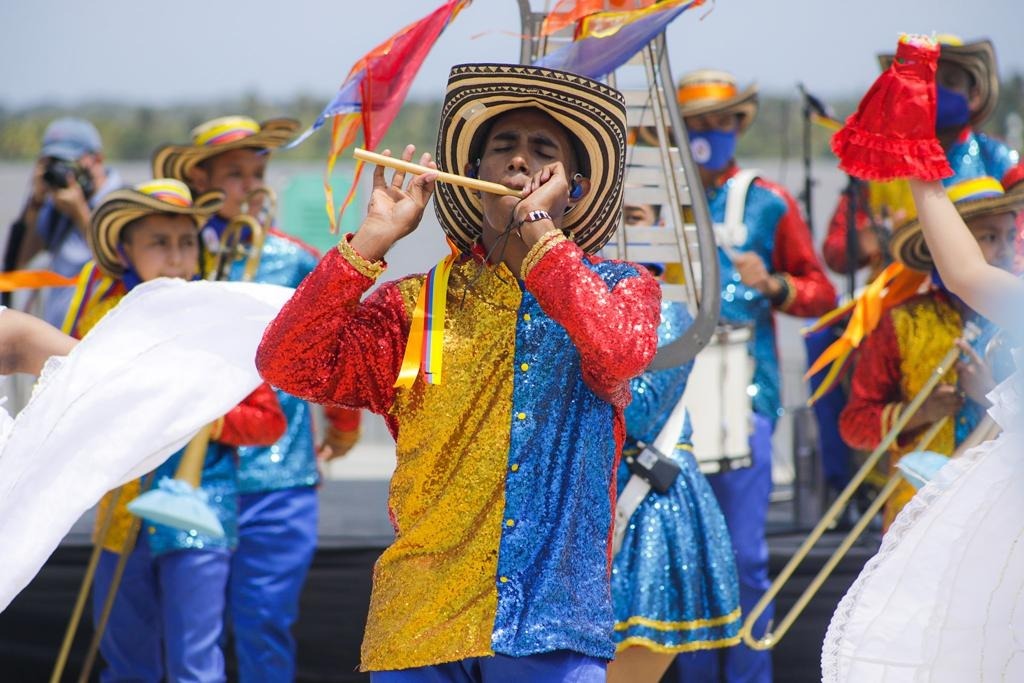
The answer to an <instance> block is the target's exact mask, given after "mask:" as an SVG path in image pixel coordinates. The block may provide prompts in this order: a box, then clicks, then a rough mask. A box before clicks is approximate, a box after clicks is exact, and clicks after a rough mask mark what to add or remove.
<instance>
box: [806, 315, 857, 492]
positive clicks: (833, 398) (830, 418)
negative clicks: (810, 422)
mask: <svg viewBox="0 0 1024 683" xmlns="http://www.w3.org/2000/svg"><path fill="white" fill-rule="evenodd" d="M841 333H842V329H841V328H840V327H839V326H834V327H826V328H825V329H823V330H819V331H817V332H815V333H814V334H810V335H808V336H806V337H805V338H804V343H805V344H806V345H807V362H808V363H809V364H810V363H813V362H814V361H815V360H816V359H817V358H818V356H820V355H821V354H822V353H823V352H824V351H825V349H827V348H828V346H829V344H831V343H832V342H834V341H835V340H836V339H838V338H839V335H840V334H841ZM825 374H826V373H825V372H819V373H818V374H817V375H815V376H814V377H812V378H811V381H810V384H811V391H812V392H814V391H816V390H817V389H818V386H820V385H821V381H822V380H823V379H824V378H825ZM845 407H846V394H844V393H843V389H842V387H835V388H834V389H832V391H830V392H828V393H827V394H825V395H824V396H822V397H821V398H820V399H818V401H816V402H815V404H814V417H815V418H816V419H817V422H818V447H819V449H820V450H821V467H822V470H823V472H824V475H825V482H826V483H827V484H828V485H829V488H831V489H833V490H835V491H842V490H843V489H844V488H846V485H847V484H848V483H850V475H851V468H852V465H853V454H852V453H851V452H850V447H849V446H847V445H846V442H845V441H843V439H842V437H841V436H839V413H841V412H843V408H845Z"/></svg>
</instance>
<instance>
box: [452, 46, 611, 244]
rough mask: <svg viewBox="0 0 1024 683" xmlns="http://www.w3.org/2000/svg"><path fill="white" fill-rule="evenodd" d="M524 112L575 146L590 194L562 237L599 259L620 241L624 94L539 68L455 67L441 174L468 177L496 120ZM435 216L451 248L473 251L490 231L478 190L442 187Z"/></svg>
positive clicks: (564, 226)
mask: <svg viewBox="0 0 1024 683" xmlns="http://www.w3.org/2000/svg"><path fill="white" fill-rule="evenodd" d="M523 108H535V109H539V110H540V111H542V112H544V113H546V114H548V115H549V116H551V117H552V118H553V119H554V120H555V121H557V122H558V123H559V124H561V125H562V126H563V127H564V128H565V129H566V131H567V132H568V133H569V136H570V139H572V142H573V146H574V148H575V150H576V154H577V157H578V162H579V164H580V169H579V171H580V173H582V174H583V175H584V176H585V177H587V178H589V179H590V191H589V192H587V193H586V194H585V195H584V196H583V197H582V198H581V199H580V200H579V201H578V202H576V204H575V206H573V208H572V209H571V210H570V211H569V212H568V213H567V214H566V215H565V217H564V218H563V219H562V229H563V230H564V231H565V232H567V233H569V234H570V236H571V237H572V239H573V240H574V241H575V242H576V243H577V244H578V245H579V246H580V248H581V249H583V250H584V251H586V252H588V253H591V254H593V253H595V252H597V251H598V250H600V248H601V247H602V246H604V244H605V243H606V242H608V240H609V239H611V237H612V235H613V234H614V233H615V229H616V228H617V227H618V224H619V218H620V215H619V214H620V211H621V205H622V174H623V168H624V163H625V153H626V107H625V100H624V99H623V97H622V94H621V93H619V91H618V90H615V89H614V88H611V87H609V86H607V85H605V84H604V83H600V82H598V81H592V80H590V79H589V78H585V77H583V76H578V75H576V74H571V73H567V72H564V71H554V70H552V69H542V68H537V67H532V66H522V65H517V64H461V65H458V66H455V67H453V68H452V70H451V74H450V75H449V77H448V89H447V91H446V92H445V99H444V104H443V106H442V108H441V125H440V128H439V130H438V133H437V157H436V161H437V165H438V168H442V169H445V170H449V171H454V172H465V170H466V169H467V168H468V167H469V165H470V164H471V163H472V162H473V161H475V160H476V158H477V157H479V150H480V148H481V147H482V145H483V143H484V142H485V140H484V136H485V135H486V132H487V131H488V130H489V129H490V124H491V123H493V121H494V120H495V118H496V117H498V116H500V115H501V114H504V113H506V112H509V111H513V110H516V109H523ZM434 209H435V211H436V212H437V218H438V220H439V221H440V223H441V227H442V228H444V231H445V232H446V233H447V234H448V236H449V237H450V238H451V239H452V241H454V242H455V243H456V244H457V245H458V247H459V248H460V249H461V250H463V251H469V250H470V249H471V248H472V246H473V244H474V243H476V242H477V241H478V240H479V238H480V233H481V230H482V226H483V206H482V205H481V203H480V199H479V198H478V197H477V196H476V195H475V194H474V193H473V192H472V191H471V190H467V189H465V188H462V187H457V186H455V185H450V184H447V183H439V184H438V186H437V191H436V192H435V194H434Z"/></svg>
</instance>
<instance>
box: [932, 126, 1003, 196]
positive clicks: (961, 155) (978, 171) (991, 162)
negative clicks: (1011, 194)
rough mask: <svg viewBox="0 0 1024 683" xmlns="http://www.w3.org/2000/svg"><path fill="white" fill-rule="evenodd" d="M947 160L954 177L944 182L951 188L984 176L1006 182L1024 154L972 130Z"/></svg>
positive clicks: (949, 153) (953, 148)
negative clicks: (1006, 178) (1009, 172)
mask: <svg viewBox="0 0 1024 683" xmlns="http://www.w3.org/2000/svg"><path fill="white" fill-rule="evenodd" d="M946 159H948V160H949V165H950V166H951V167H952V168H953V175H951V176H950V177H948V178H946V179H945V180H943V181H942V182H943V184H945V185H951V184H953V183H956V182H960V181H963V180H967V179H970V178H978V177H981V176H989V177H992V178H995V179H996V180H1002V179H1003V176H1004V175H1006V172H1007V171H1009V170H1010V169H1011V168H1012V167H1013V166H1015V165H1016V164H1017V163H1019V162H1020V154H1018V153H1017V152H1016V151H1015V150H1013V149H1010V148H1009V147H1007V146H1006V145H1004V144H1003V143H1002V142H1000V141H998V140H995V139H993V138H990V137H988V136H987V135H985V134H984V133H975V132H973V131H972V132H969V133H967V134H966V135H965V136H964V137H963V138H961V139H960V140H959V141H957V142H956V143H955V144H953V145H952V146H951V147H950V148H949V149H948V150H946Z"/></svg>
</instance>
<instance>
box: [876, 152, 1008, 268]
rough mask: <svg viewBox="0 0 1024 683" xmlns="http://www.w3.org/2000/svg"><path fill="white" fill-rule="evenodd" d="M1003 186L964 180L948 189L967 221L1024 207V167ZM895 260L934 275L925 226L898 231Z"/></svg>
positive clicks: (913, 223)
mask: <svg viewBox="0 0 1024 683" xmlns="http://www.w3.org/2000/svg"><path fill="white" fill-rule="evenodd" d="M1003 182H1004V183H1006V187H1007V189H1005V190H1004V189H1003V184H1002V183H1000V182H999V181H998V180H996V179H995V178H992V177H990V176H979V177H977V178H968V179H967V180H961V181H960V182H957V183H954V184H952V185H950V186H949V187H947V188H946V194H948V195H949V198H950V199H951V200H953V204H955V205H956V210H957V211H958V212H959V213H960V216H961V217H962V218H963V219H964V221H969V220H971V219H972V218H979V217H981V216H988V215H992V214H999V213H1010V212H1013V211H1017V210H1018V209H1020V208H1021V207H1022V206H1024V165H1022V166H1016V167H1014V168H1013V169H1010V171H1009V172H1007V174H1006V177H1005V178H1004V179H1003ZM889 250H890V252H891V253H892V256H893V258H894V259H896V260H897V261H899V262H900V263H902V264H903V265H905V266H907V267H908V268H913V269H914V270H921V271H930V270H931V269H932V265H933V263H934V262H933V260H932V255H931V252H929V251H928V245H927V244H926V243H925V240H924V233H923V232H922V231H921V222H920V221H919V220H918V219H917V218H914V219H912V220H910V221H908V222H907V223H904V224H903V225H901V226H900V227H899V228H897V229H896V231H895V232H893V234H892V239H891V240H890V241H889Z"/></svg>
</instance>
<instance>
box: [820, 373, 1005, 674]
mask: <svg viewBox="0 0 1024 683" xmlns="http://www.w3.org/2000/svg"><path fill="white" fill-rule="evenodd" d="M1022 384H1024V382H1021V377H1020V373H1019V372H1018V374H1017V376H1015V377H1014V378H1011V379H1010V380H1008V381H1007V382H1004V383H1003V384H1002V385H1000V387H999V388H998V389H997V390H996V391H995V392H993V394H992V395H990V398H991V399H993V403H994V404H995V406H994V407H993V408H992V409H991V410H990V413H991V414H992V416H993V417H994V418H995V420H996V421H997V422H998V423H999V424H1000V426H1001V427H1002V428H1003V430H1004V433H1003V434H1002V435H1001V436H1000V437H999V438H997V439H995V440H993V441H989V442H986V443H984V444H981V445H980V446H978V447H977V448H975V449H972V450H970V451H968V452H967V453H965V454H964V455H963V456H961V457H959V458H955V459H953V460H951V461H950V462H949V464H947V465H946V466H945V467H943V468H942V469H941V470H940V471H939V473H938V474H937V475H936V477H935V478H934V479H933V480H932V481H931V482H929V483H928V484H927V485H926V486H925V487H924V488H923V489H921V490H920V491H918V493H917V495H916V496H914V498H913V499H912V500H911V502H910V503H909V504H908V505H907V506H906V507H905V508H904V509H903V510H902V512H901V513H900V514H899V516H898V517H897V518H896V521H895V522H894V523H893V525H892V527H891V528H890V530H889V532H888V533H887V534H886V535H885V538H884V539H883V542H882V547H881V549H880V550H879V552H878V554H877V555H876V556H875V557H873V558H872V559H871V560H870V561H869V562H868V564H867V565H866V566H865V567H864V570H863V571H862V572H861V575H860V576H859V577H858V578H857V580H856V582H855V583H854V584H853V586H852V587H851V588H850V590H849V592H848V593H847V594H846V596H845V597H844V598H843V600H842V601H841V602H840V603H839V607H838V608H837V609H836V612H835V614H834V615H833V617H832V623H831V624H830V625H829V629H828V633H827V634H826V636H825V643H824V646H823V649H822V660H821V661H822V677H823V680H824V681H828V682H830V683H831V682H833V681H844V682H846V681H850V682H858V683H859V682H861V681H865V682H871V683H902V682H907V683H910V682H915V683H916V682H919V681H928V682H949V683H964V682H968V681H969V682H972V683H973V682H975V681H1024V424H1022V421H1024V411H1022V410H1021V406H1022V402H1021V397H1022V396H1024V392H1022V391H1021V389H1020V387H1021V385H1022Z"/></svg>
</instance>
